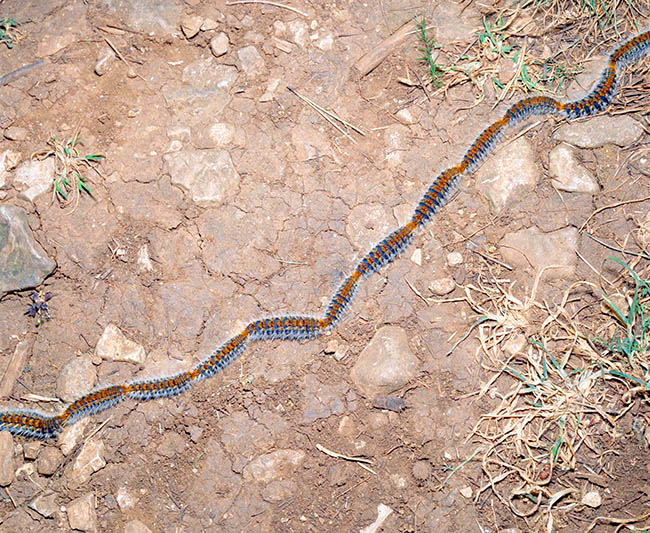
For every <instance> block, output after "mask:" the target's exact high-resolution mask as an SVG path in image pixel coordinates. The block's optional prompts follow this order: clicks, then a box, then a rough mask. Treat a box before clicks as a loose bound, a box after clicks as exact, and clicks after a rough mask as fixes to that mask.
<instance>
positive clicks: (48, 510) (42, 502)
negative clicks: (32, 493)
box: [29, 492, 59, 518]
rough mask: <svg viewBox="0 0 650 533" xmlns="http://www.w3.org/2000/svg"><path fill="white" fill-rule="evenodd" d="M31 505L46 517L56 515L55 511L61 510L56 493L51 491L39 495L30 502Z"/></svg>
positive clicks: (31, 507)
mask: <svg viewBox="0 0 650 533" xmlns="http://www.w3.org/2000/svg"><path fill="white" fill-rule="evenodd" d="M29 507H30V509H34V511H36V512H37V513H38V514H40V515H41V516H44V517H45V518H50V517H51V516H54V513H56V512H57V511H58V510H59V506H58V505H57V504H56V493H54V492H51V493H49V494H41V495H39V496H37V497H36V498H34V499H33V500H32V501H31V502H30V503H29Z"/></svg>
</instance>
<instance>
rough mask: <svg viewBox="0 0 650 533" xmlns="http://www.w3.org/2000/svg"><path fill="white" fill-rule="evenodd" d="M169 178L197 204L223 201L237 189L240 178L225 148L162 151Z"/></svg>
mask: <svg viewBox="0 0 650 533" xmlns="http://www.w3.org/2000/svg"><path fill="white" fill-rule="evenodd" d="M164 159H165V161H166V163H167V165H168V167H169V173H170V175H171V181H172V183H173V184H175V185H179V186H181V187H182V188H183V189H185V190H186V191H188V192H189V193H190V196H191V197H192V200H194V201H195V202H197V203H205V202H223V201H224V200H225V199H226V198H230V197H231V196H233V195H234V194H235V193H236V192H237V189H238V188H239V182H240V177H239V174H238V173H237V171H236V170H235V167H234V166H233V164H232V160H231V159H230V154H229V153H228V152H226V151H225V150H182V151H180V152H176V153H172V154H166V155H165V156H164Z"/></svg>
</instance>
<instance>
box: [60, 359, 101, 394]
mask: <svg viewBox="0 0 650 533" xmlns="http://www.w3.org/2000/svg"><path fill="white" fill-rule="evenodd" d="M96 382H97V372H96V371H95V367H94V366H93V364H92V362H91V361H90V359H88V358H86V357H76V358H75V359H72V360H71V361H69V362H68V363H66V365H65V366H64V367H63V368H62V369H61V373H60V374H59V377H58V379H57V380H56V393H57V395H58V397H59V398H61V399H62V400H63V401H66V402H71V401H72V400H74V399H75V398H77V397H78V396H80V395H81V394H85V393H87V392H90V391H91V390H92V388H93V387H94V386H95V383H96Z"/></svg>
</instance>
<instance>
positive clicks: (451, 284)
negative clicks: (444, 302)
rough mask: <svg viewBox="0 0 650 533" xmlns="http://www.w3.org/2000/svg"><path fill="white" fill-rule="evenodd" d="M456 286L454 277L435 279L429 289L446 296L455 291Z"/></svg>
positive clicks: (437, 294) (438, 294)
mask: <svg viewBox="0 0 650 533" xmlns="http://www.w3.org/2000/svg"><path fill="white" fill-rule="evenodd" d="M455 288H456V282H455V281H454V280H453V279H452V278H440V279H434V280H433V281H432V282H431V284H430V285H429V289H431V292H432V293H433V294H435V295H436V296H445V295H447V294H449V293H450V292H453V291H454V289H455Z"/></svg>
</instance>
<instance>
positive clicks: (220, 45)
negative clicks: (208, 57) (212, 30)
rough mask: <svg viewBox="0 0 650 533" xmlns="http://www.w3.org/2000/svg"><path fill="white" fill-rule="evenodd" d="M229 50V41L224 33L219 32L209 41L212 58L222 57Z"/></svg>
mask: <svg viewBox="0 0 650 533" xmlns="http://www.w3.org/2000/svg"><path fill="white" fill-rule="evenodd" d="M229 49H230V40H229V39H228V36H227V35H226V34H225V33H224V32H222V31H221V32H219V33H217V34H216V35H215V36H214V37H213V38H212V39H210V51H211V52H212V54H213V55H214V57H221V56H222V55H224V54H227V53H228V50H229Z"/></svg>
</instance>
